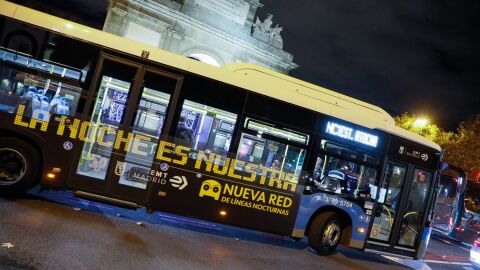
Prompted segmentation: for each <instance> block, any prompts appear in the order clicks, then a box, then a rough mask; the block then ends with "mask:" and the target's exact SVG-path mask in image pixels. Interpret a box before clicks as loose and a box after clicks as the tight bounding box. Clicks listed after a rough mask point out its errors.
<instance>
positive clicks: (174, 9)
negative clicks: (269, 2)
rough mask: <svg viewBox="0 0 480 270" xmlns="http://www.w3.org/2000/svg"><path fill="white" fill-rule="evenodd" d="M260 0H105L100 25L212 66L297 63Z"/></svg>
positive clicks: (279, 68) (277, 66) (275, 66)
mask: <svg viewBox="0 0 480 270" xmlns="http://www.w3.org/2000/svg"><path fill="white" fill-rule="evenodd" d="M259 7H262V4H261V3H260V0H184V1H179V0H176V1H175V0H110V2H109V7H108V14H107V18H106V20H105V25H104V30H105V31H107V32H110V33H113V34H117V35H120V36H123V37H126V38H129V39H133V40H136V41H139V42H142V43H145V44H148V45H150V46H153V47H158V48H161V49H164V50H167V51H171V52H175V53H178V54H181V55H185V56H187V57H190V58H194V59H197V60H199V61H202V62H206V63H210V64H212V65H216V66H222V65H225V64H228V63H237V62H244V63H253V64H257V65H260V66H264V67H267V68H270V69H272V70H276V71H279V72H282V73H288V72H289V71H290V70H292V69H294V68H297V67H298V65H297V64H295V63H294V62H293V56H292V55H291V54H290V53H288V52H286V51H284V50H283V40H282V37H281V31H282V27H279V26H278V25H274V24H273V21H272V19H273V16H272V15H268V16H267V18H264V19H263V20H261V19H260V18H258V17H255V14H256V12H257V9H258V8H259Z"/></svg>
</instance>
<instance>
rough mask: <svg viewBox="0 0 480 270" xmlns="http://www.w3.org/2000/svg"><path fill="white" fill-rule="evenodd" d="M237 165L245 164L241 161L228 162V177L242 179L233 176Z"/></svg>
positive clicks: (238, 176) (236, 175)
mask: <svg viewBox="0 0 480 270" xmlns="http://www.w3.org/2000/svg"><path fill="white" fill-rule="evenodd" d="M237 165H243V166H245V162H243V161H241V160H236V159H232V162H230V169H229V170H228V176H230V177H233V178H237V179H242V176H241V175H238V174H235V167H237Z"/></svg>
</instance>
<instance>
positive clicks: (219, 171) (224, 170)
mask: <svg viewBox="0 0 480 270" xmlns="http://www.w3.org/2000/svg"><path fill="white" fill-rule="evenodd" d="M221 162H222V156H220V155H215V164H214V165H213V172H214V173H216V174H220V175H225V174H227V172H228V165H230V158H225V163H224V164H223V166H222V168H221V169H220V163H221Z"/></svg>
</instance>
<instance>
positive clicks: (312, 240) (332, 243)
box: [308, 212, 343, 256]
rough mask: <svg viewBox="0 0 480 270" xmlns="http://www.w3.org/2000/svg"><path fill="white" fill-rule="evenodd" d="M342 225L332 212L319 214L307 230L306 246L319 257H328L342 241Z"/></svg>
mask: <svg viewBox="0 0 480 270" xmlns="http://www.w3.org/2000/svg"><path fill="white" fill-rule="evenodd" d="M342 230H343V225H342V222H341V220H340V219H339V218H338V215H337V214H335V213H334V212H324V213H320V214H319V215H318V216H316V217H315V218H314V220H313V221H312V223H311V224H310V228H309V229H308V244H309V246H310V247H311V248H312V249H313V250H315V251H316V252H317V253H318V254H320V255H323V256H325V255H330V254H331V253H332V252H333V251H335V249H336V248H337V245H338V243H340V239H342Z"/></svg>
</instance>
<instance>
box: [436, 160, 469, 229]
mask: <svg viewBox="0 0 480 270" xmlns="http://www.w3.org/2000/svg"><path fill="white" fill-rule="evenodd" d="M443 167H444V169H443V170H442V172H441V174H440V175H439V177H440V179H439V184H438V192H437V195H436V200H435V206H434V218H433V231H434V232H436V233H438V234H440V235H442V236H446V237H449V238H455V237H453V236H454V235H455V234H456V232H457V231H461V230H462V216H463V215H464V214H465V192H466V186H467V182H468V181H467V175H466V173H465V171H464V170H463V169H462V168H459V167H456V166H453V165H451V164H445V165H444V166H443Z"/></svg>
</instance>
